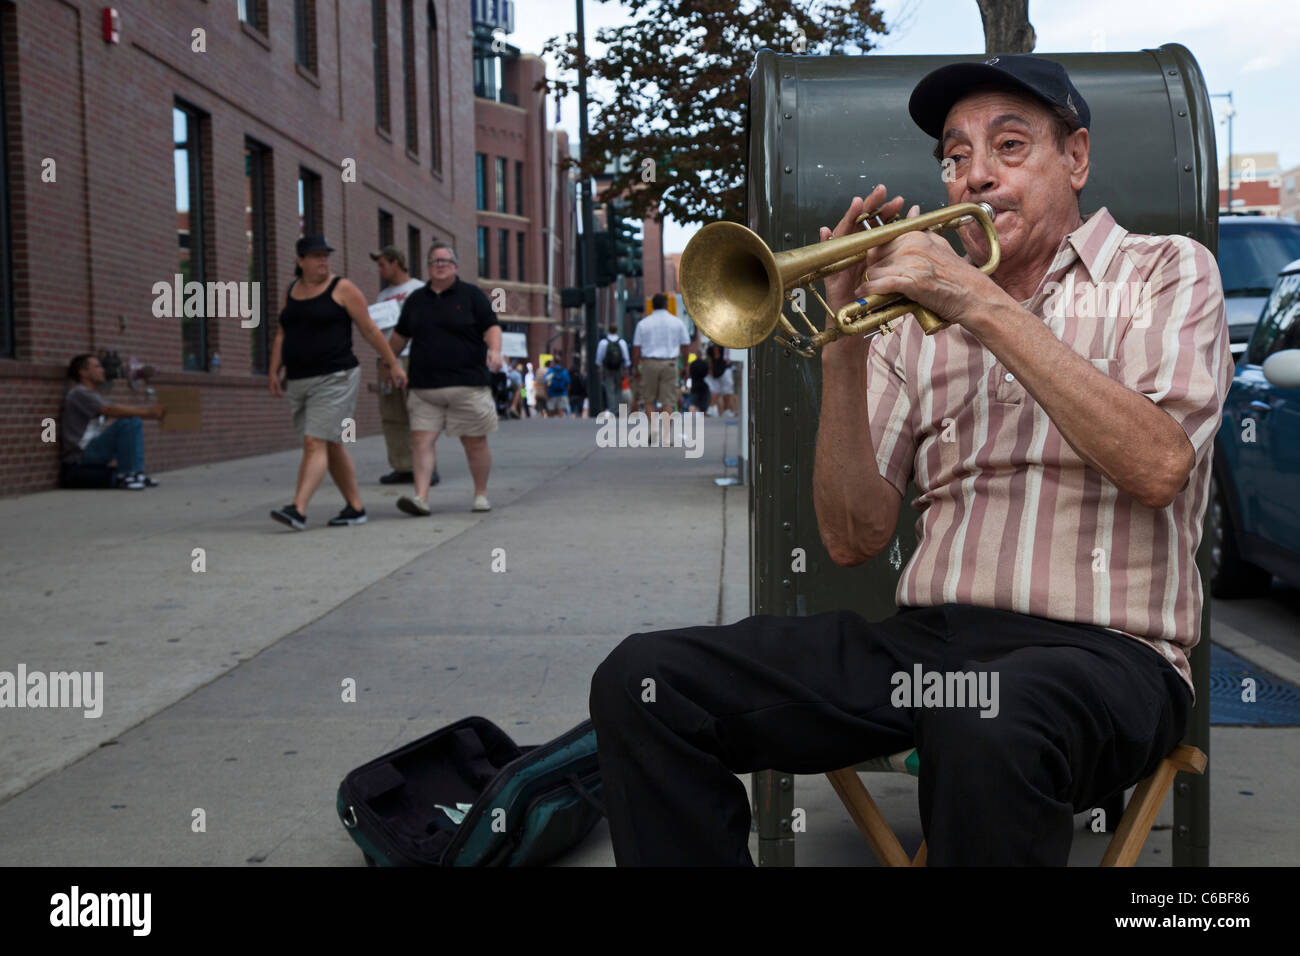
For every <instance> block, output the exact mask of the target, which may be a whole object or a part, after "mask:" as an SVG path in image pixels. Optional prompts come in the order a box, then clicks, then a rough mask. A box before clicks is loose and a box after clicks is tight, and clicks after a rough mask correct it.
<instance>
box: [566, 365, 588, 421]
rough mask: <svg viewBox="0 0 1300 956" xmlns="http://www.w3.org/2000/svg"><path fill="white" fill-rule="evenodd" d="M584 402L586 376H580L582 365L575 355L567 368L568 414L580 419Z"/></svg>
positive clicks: (585, 398)
mask: <svg viewBox="0 0 1300 956" xmlns="http://www.w3.org/2000/svg"><path fill="white" fill-rule="evenodd" d="M586 401H587V376H585V375H583V374H582V363H581V361H580V360H579V359H578V356H576V355H575V356H574V357H573V363H572V364H571V365H570V366H569V414H570V415H572V416H573V417H574V418H581V417H582V406H583V404H584V403H585V402H586Z"/></svg>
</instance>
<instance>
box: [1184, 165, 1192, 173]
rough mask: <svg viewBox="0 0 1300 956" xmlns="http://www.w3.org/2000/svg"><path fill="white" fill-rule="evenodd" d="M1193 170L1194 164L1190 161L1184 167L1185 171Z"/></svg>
mask: <svg viewBox="0 0 1300 956" xmlns="http://www.w3.org/2000/svg"><path fill="white" fill-rule="evenodd" d="M1191 171H1192V164H1191V163H1188V164H1187V165H1186V166H1184V167H1183V172H1185V173H1190V172H1191Z"/></svg>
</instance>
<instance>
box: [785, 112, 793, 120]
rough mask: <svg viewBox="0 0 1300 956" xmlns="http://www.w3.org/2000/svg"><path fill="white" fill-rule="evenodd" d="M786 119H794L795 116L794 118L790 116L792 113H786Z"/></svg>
mask: <svg viewBox="0 0 1300 956" xmlns="http://www.w3.org/2000/svg"><path fill="white" fill-rule="evenodd" d="M785 118H786V119H794V116H793V115H792V114H790V113H786V114H785Z"/></svg>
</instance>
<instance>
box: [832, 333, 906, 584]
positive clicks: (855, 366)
mask: <svg viewBox="0 0 1300 956" xmlns="http://www.w3.org/2000/svg"><path fill="white" fill-rule="evenodd" d="M864 345H865V344H864V343H861V342H859V341H845V342H842V343H836V344H835V345H834V346H832V347H834V348H841V349H848V350H849V351H848V352H847V353H846V354H841V355H829V354H826V353H825V352H823V356H822V400H821V417H820V420H819V423H818V426H817V451H816V454H815V456H814V464H813V507H814V509H815V510H816V512H817V527H818V529H819V531H820V532H821V538H822V543H823V544H824V545H825V546H826V550H827V551H828V552H829V553H830V556H831V560H833V561H834V562H835V563H836V564H841V565H852V564H860V563H862V562H863V561H866V560H868V559H870V558H872V557H874V556H875V554H876V553H878V551H879V543H880V542H881V541H883V540H884V537H885V535H886V534H888V533H890V532H892V531H893V528H894V522H895V519H896V518H897V514H896V513H895V512H894V511H893V509H892V508H891V507H889V504H890V503H889V500H888V499H887V498H886V497H885V496H884V495H881V494H876V493H875V492H876V490H877V489H878V487H879V484H878V483H879V482H882V481H883V480H884V479H882V478H881V477H880V470H879V469H878V468H877V466H876V453H875V448H874V447H873V445H872V441H871V423H870V418H869V416H868V410H867V374H866V360H867V359H866V357H867V349H866V348H865V347H864ZM886 528H887V530H885V529H886Z"/></svg>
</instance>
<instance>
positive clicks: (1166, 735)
mask: <svg viewBox="0 0 1300 956" xmlns="http://www.w3.org/2000/svg"><path fill="white" fill-rule="evenodd" d="M918 664H919V665H920V666H921V673H922V675H924V674H925V673H926V672H940V673H941V674H947V673H956V672H974V673H979V672H983V673H984V674H985V676H986V679H987V683H986V687H987V688H989V689H992V688H993V687H994V686H995V685H994V684H993V678H992V675H993V674H994V673H996V675H997V683H996V688H997V691H998V693H997V708H996V716H990V717H982V716H981V713H990V712H991V711H992V708H990V707H979V706H952V705H951V704H952V703H953V701H952V700H951V699H950V700H948V701H947V703H948V704H949V706H924V703H925V701H924V700H923V699H921V698H911V697H909V698H908V699H907V700H906V703H905V705H904V706H895V705H894V703H893V702H891V697H894V698H896V699H897V697H898V696H899V695H900V694H901V693H902V686H901V684H902V681H901V679H900V678H897V677H895V676H894V675H899V674H907V675H908V676H909V678H912V677H915V676H917V672H916V665H918ZM918 702H919V703H921V704H922V706H916V704H917V703H918ZM932 702H933V701H932ZM900 703H902V701H900ZM590 705H591V718H592V721H593V724H594V726H595V729H596V739H597V745H598V749H599V753H600V767H601V777H602V791H603V796H604V802H605V807H606V811H607V815H608V819H609V828H610V835H611V838H612V840H613V844H614V858H615V861H616V862H617V863H618V865H620V866H625V865H633V866H635V865H667V866H673V865H715V866H752V865H753V860H752V859H751V857H750V854H749V846H748V843H749V830H750V812H749V803H748V800H747V797H746V794H745V788H744V785H743V784H742V783H741V782H740V781H739V780H738V779H737V778H736V776H735V774H737V773H747V772H751V771H756V770H767V769H775V770H782V771H787V772H793V773H802V774H813V773H822V772H825V771H829V770H837V769H839V768H841V767H847V766H850V765H852V764H854V763H857V762H859V761H861V760H865V759H867V758H870V757H877V756H884V755H887V754H893V753H897V752H899V751H901V750H905V749H907V748H909V747H912V746H915V747H916V748H917V750H918V751H919V753H920V759H921V771H920V778H919V781H918V782H919V797H920V810H921V824H922V827H923V829H924V833H925V838H926V841H927V849H928V863H929V865H931V866H944V865H1064V864H1065V863H1066V861H1067V860H1068V858H1069V853H1070V842H1071V838H1072V824H1073V815H1074V814H1075V813H1077V812H1082V811H1084V810H1086V809H1088V808H1090V807H1093V806H1095V805H1097V804H1098V803H1100V802H1101V801H1103V800H1105V799H1106V798H1107V797H1109V796H1111V795H1112V794H1114V793H1116V792H1118V791H1120V790H1122V789H1123V788H1125V787H1128V786H1131V785H1132V784H1134V783H1136V782H1137V781H1139V780H1141V779H1142V778H1143V777H1145V776H1147V775H1148V774H1150V773H1151V772H1152V771H1153V770H1154V769H1155V768H1156V767H1157V766H1158V765H1159V763H1160V760H1161V759H1162V758H1163V757H1164V756H1165V754H1167V753H1168V752H1169V751H1170V750H1171V749H1172V748H1173V747H1174V745H1175V744H1177V743H1178V741H1179V740H1180V739H1181V738H1182V736H1183V733H1184V730H1185V729H1186V726H1187V721H1188V717H1189V715H1190V712H1191V706H1192V699H1191V692H1190V691H1189V690H1188V688H1187V685H1186V684H1185V683H1184V682H1183V680H1182V678H1181V677H1180V676H1179V675H1178V672H1177V671H1175V670H1174V668H1173V667H1172V666H1171V665H1170V664H1168V663H1167V662H1166V661H1165V660H1164V659H1163V658H1162V657H1161V656H1160V655H1159V654H1158V653H1156V652H1155V651H1153V650H1151V649H1150V648H1148V647H1146V646H1144V645H1142V644H1139V643H1138V642H1137V641H1134V640H1132V639H1131V638H1126V637H1123V636H1122V635H1119V634H1115V633H1114V632H1111V631H1107V630H1105V629H1104V628H1100V627H1094V626H1091V625H1081V624H1070V623H1063V622H1059V621H1050V620H1047V619H1045V618H1039V617H1032V616H1029V615H1024V614H1016V613H1013V612H1010V611H999V610H993V609H990V608H982V607H973V606H970V605H958V604H944V605H940V606H937V607H929V608H903V609H902V610H901V611H900V613H899V614H897V615H896V616H894V617H892V618H890V619H888V620H885V621H882V622H879V623H869V622H867V621H866V620H864V619H863V618H862V617H861V616H859V615H857V614H855V613H852V612H848V611H834V612H829V613H825V614H818V615H814V616H812V617H802V618H798V617H770V616H757V617H750V618H746V619H745V620H742V621H739V622H737V623H735V624H730V625H727V626H724V627H692V628H684V629H681V630H667V631H655V632H650V633H644V634H633V635H632V636H630V637H628V638H627V639H626V640H624V641H623V642H622V643H621V644H619V646H618V647H617V648H615V649H614V651H612V652H611V653H610V655H609V656H608V657H607V658H606V659H605V660H604V662H603V663H602V664H601V665H600V667H599V668H597V670H596V673H595V675H594V676H593V678H592V682H591V699H590ZM1108 823H1109V824H1110V825H1111V826H1114V825H1115V823H1116V821H1108Z"/></svg>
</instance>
